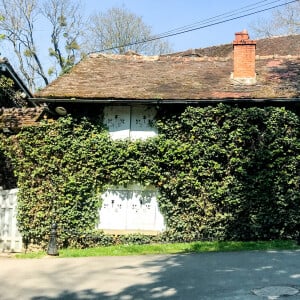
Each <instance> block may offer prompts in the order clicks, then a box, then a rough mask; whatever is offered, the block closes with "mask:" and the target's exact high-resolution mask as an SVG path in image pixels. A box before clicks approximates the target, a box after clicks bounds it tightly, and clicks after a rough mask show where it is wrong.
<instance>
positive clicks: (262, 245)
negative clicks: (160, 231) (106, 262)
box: [16, 241, 300, 258]
mask: <svg viewBox="0 0 300 300" xmlns="http://www.w3.org/2000/svg"><path fill="white" fill-rule="evenodd" d="M297 249H300V246H299V245H297V243H296V242H294V241H266V242H265V241H256V242H234V241H230V242H193V243H174V244H147V245H117V246H108V247H96V248H87V249H61V250H59V257H88V256H127V255H149V254H152V255H153V254H180V253H181V254H184V253H202V252H217V251H219V252H224V251H251V250H297ZM46 255H47V254H46V253H45V252H36V253H26V254H17V255H16V257H17V258H42V257H44V256H46Z"/></svg>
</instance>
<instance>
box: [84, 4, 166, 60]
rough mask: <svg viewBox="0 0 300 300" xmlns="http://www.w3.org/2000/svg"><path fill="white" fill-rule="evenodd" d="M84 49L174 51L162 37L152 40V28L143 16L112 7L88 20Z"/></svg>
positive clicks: (156, 52) (141, 51)
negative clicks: (144, 20)
mask: <svg viewBox="0 0 300 300" xmlns="http://www.w3.org/2000/svg"><path fill="white" fill-rule="evenodd" d="M88 23H89V24H90V25H89V26H88V30H87V31H86V32H87V36H86V39H85V43H84V45H85V51H86V52H97V51H103V50H104V52H110V53H118V54H123V53H125V52H127V51H129V50H132V51H135V52H138V53H141V54H144V55H154V54H162V53H167V52H170V51H171V47H170V45H169V44H168V43H167V42H165V41H161V40H152V41H149V40H151V38H152V37H153V34H152V32H151V27H149V26H148V25H146V24H145V23H144V22H143V20H142V18H141V17H139V16H137V15H136V14H134V13H131V12H129V11H128V10H127V9H126V8H124V7H122V8H118V7H115V8H111V9H109V10H108V11H107V12H104V13H103V12H100V13H96V14H94V15H92V16H91V17H90V20H89V22H88Z"/></svg>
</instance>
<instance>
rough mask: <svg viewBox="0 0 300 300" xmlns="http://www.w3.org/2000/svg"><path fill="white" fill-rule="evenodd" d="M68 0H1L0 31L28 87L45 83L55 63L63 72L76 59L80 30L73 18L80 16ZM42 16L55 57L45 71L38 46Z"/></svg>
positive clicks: (31, 87) (54, 67)
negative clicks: (13, 54) (48, 24)
mask: <svg viewBox="0 0 300 300" xmlns="http://www.w3.org/2000/svg"><path fill="white" fill-rule="evenodd" d="M74 1H75V0H74ZM74 1H73V2H74ZM78 1H79V0H78ZM71 3H72V1H71V0H48V1H47V0H0V14H1V15H2V16H3V20H0V30H1V31H2V32H3V33H4V35H5V40H6V41H7V42H8V44H9V45H10V46H11V47H12V49H13V51H14V53H15V55H16V58H17V61H18V66H19V70H20V72H21V73H22V75H23V77H24V79H25V80H26V82H27V84H28V86H29V88H30V89H31V90H34V89H35V88H36V87H37V86H40V85H47V84H48V83H49V80H50V75H51V74H52V73H53V72H54V70H55V71H56V70H57V66H59V69H60V70H59V71H60V72H63V71H65V70H66V69H68V68H69V67H70V65H72V64H74V62H75V57H76V55H75V54H76V52H77V51H79V46H78V43H77V37H78V36H79V31H80V29H79V28H78V27H77V25H78V23H76V22H75V21H74V20H77V19H78V18H79V17H78V15H79V6H78V5H73V4H71ZM77 3H79V2H77ZM45 18H46V20H47V21H48V22H49V23H50V31H51V34H49V35H48V37H49V39H50V41H49V44H50V45H52V46H51V47H50V49H49V52H50V55H51V56H52V57H53V58H55V61H54V63H53V65H52V66H50V68H49V70H48V72H47V70H46V67H45V66H46V63H45V61H43V57H44V53H42V50H43V49H42V47H38V46H39V45H40V43H41V34H39V32H38V30H37V28H38V26H40V25H41V24H44V23H45ZM79 19H80V20H82V19H81V18H79ZM43 21H44V22H43ZM47 30H48V29H46V31H47ZM47 34H48V33H46V34H45V36H47ZM56 72H57V71H56ZM55 75H57V74H55Z"/></svg>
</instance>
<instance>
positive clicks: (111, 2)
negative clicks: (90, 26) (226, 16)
mask: <svg viewBox="0 0 300 300" xmlns="http://www.w3.org/2000/svg"><path fill="white" fill-rule="evenodd" d="M257 2H258V0H227V1H226V0H209V1H203V0H202V1H201V0H185V1H182V0H102V1H101V0H82V3H83V5H84V8H85V11H86V13H87V14H90V13H93V12H95V11H106V10H107V9H109V8H111V7H122V6H125V7H126V8H127V9H128V10H129V11H130V12H133V13H135V14H137V15H138V16H141V17H142V18H143V20H144V22H145V23H146V24H147V25H149V26H151V28H152V30H153V33H155V34H160V33H163V32H166V31H169V30H171V29H174V28H178V27H182V26H185V25H189V24H193V23H195V22H198V21H201V20H204V19H208V18H211V17H215V16H217V15H220V14H223V13H227V12H231V11H233V10H236V9H239V8H242V7H245V6H247V5H250V4H254V3H257ZM268 14H269V12H265V13H259V14H256V15H252V16H249V17H245V18H241V19H238V20H235V21H231V22H227V23H223V24H220V25H216V26H212V27H209V28H205V29H200V30H196V31H193V32H190V33H186V34H182V35H179V36H176V37H172V38H168V41H169V42H170V44H171V46H172V48H173V49H174V51H181V50H186V49H191V48H202V47H206V46H211V45H220V44H225V43H230V42H232V41H233V39H234V33H235V32H238V31H241V30H243V29H247V30H248V31H249V34H250V37H251V28H250V24H251V23H252V22H253V21H254V20H257V19H258V18H262V17H265V16H267V15H268Z"/></svg>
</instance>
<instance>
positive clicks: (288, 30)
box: [251, 1, 300, 38]
mask: <svg viewBox="0 0 300 300" xmlns="http://www.w3.org/2000/svg"><path fill="white" fill-rule="evenodd" d="M251 27H252V30H253V32H254V34H255V35H256V37H258V38H264V37H271V36H276V35H290V34H299V33H300V1H297V2H295V3H292V4H289V5H285V6H283V7H282V8H280V9H277V10H275V11H274V12H273V13H272V15H271V17H270V18H269V19H263V18H260V19H258V20H257V21H256V22H255V23H253V24H252V26H251Z"/></svg>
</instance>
